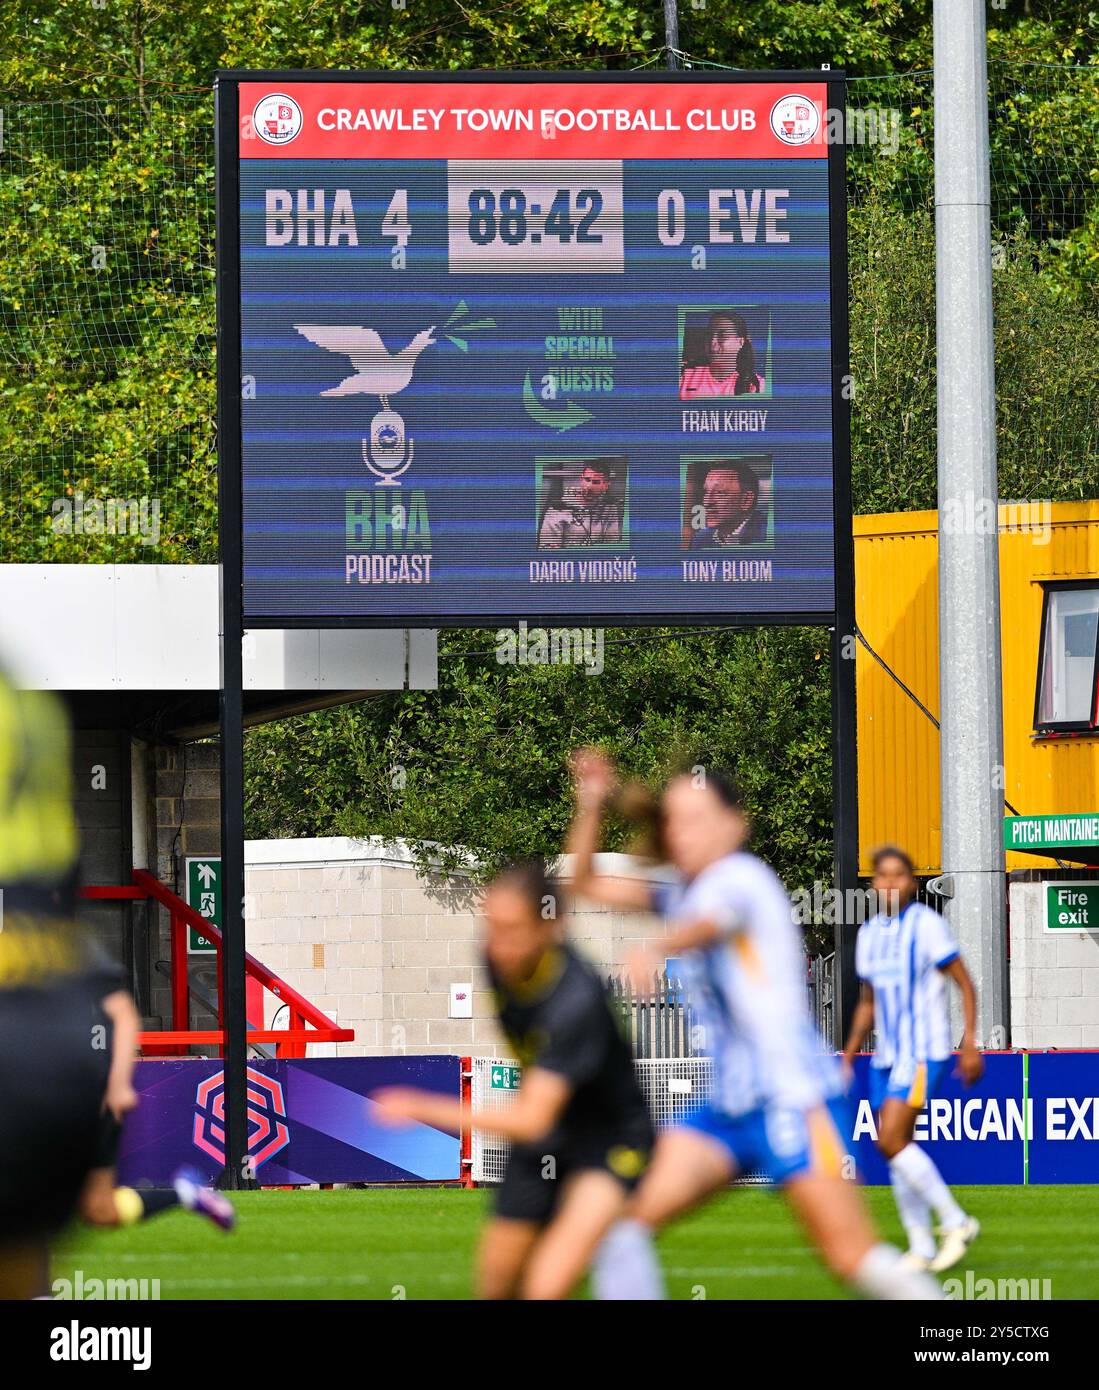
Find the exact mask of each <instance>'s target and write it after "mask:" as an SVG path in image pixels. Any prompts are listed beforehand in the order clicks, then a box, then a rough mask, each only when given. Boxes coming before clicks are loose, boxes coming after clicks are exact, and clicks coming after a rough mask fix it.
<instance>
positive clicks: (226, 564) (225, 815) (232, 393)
mask: <svg viewBox="0 0 1099 1390" xmlns="http://www.w3.org/2000/svg"><path fill="white" fill-rule="evenodd" d="M215 101H216V103H217V105H218V107H219V108H220V109H219V112H218V120H217V130H218V145H217V160H218V177H217V229H216V235H217V244H218V278H217V349H218V549H219V560H220V564H219V568H218V577H219V590H220V625H219V636H220V643H221V679H220V693H219V697H218V714H219V720H220V729H221V874H222V949H221V980H220V981H219V988H220V1002H221V1015H222V1020H223V1026H224V1029H225V1046H224V1048H223V1049H222V1058H223V1066H224V1070H223V1073H222V1075H223V1078H224V1086H225V1091H224V1096H225V1171H224V1173H223V1175H222V1184H223V1186H225V1187H229V1188H243V1187H252V1186H254V1183H253V1180H252V1177H251V1173H250V1169H249V1168H248V1166H247V1160H248V1097H247V1080H248V1042H247V1036H248V1035H247V1028H248V1022H247V1018H248V1006H247V988H246V983H245V971H244V693H243V686H244V653H243V642H244V609H243V604H244V594H243V543H242V541H243V538H242V532H241V522H242V511H241V457H240V455H241V443H240V440H241V434H240V393H241V382H240V301H239V297H238V295H237V292H236V287H235V283H234V279H235V275H234V274H233V271H234V269H235V266H236V262H237V258H238V257H239V254H240V238H239V230H238V227H237V221H236V203H237V198H238V196H239V195H238V176H237V165H236V161H237V150H236V141H237V128H238V116H237V89H236V87H235V86H233V85H232V84H228V83H220V82H219V83H218V85H217V87H216V88H215Z"/></svg>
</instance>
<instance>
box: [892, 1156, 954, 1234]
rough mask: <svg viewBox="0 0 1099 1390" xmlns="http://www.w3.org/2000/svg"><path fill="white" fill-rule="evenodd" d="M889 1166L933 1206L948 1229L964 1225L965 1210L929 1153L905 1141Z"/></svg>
mask: <svg viewBox="0 0 1099 1390" xmlns="http://www.w3.org/2000/svg"><path fill="white" fill-rule="evenodd" d="M889 1169H890V1172H893V1171H894V1170H895V1171H896V1172H898V1173H900V1175H901V1176H902V1177H903V1178H904V1180H905V1182H907V1183H908V1186H909V1187H911V1188H912V1189H913V1191H915V1192H917V1193H918V1194H919V1195H920V1196H921V1197H922V1198H923V1200H924V1201H925V1202H926V1203H927V1204H928V1206H929V1207H931V1208H932V1210H933V1211H934V1212H935V1215H936V1216H937V1217H938V1218H939V1221H940V1223H941V1225H943V1226H944V1227H946V1228H948V1229H949V1227H951V1226H961V1225H964V1223H965V1220H966V1215H965V1212H964V1211H962V1209H961V1207H960V1206H959V1205H958V1203H957V1202H956V1201H955V1200H954V1198H953V1197H952V1196H951V1195H950V1188H949V1187H947V1185H946V1183H945V1182H943V1180H942V1176H941V1174H940V1173H939V1170H938V1169H937V1168H936V1167H935V1163H934V1161H933V1159H932V1158H931V1156H930V1154H928V1153H926V1152H925V1151H924V1150H923V1149H921V1148H920V1146H919V1145H918V1144H906V1145H905V1146H904V1148H903V1149H902V1150H901V1151H900V1153H899V1154H896V1155H895V1156H894V1158H893V1160H892V1162H891V1163H890V1165H889Z"/></svg>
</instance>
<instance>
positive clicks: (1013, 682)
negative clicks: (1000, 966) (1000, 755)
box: [854, 501, 1099, 874]
mask: <svg viewBox="0 0 1099 1390" xmlns="http://www.w3.org/2000/svg"><path fill="white" fill-rule="evenodd" d="M969 520H970V521H971V522H972V524H980V517H979V516H975V517H973V518H971V519H969ZM959 524H968V523H967V520H966V519H965V518H959ZM988 524H991V518H989V523H988ZM998 525H999V543H1000V605H1001V632H1002V637H1003V717H1004V760H1005V765H1006V766H1005V769H1004V797H1005V800H1006V802H1008V803H1010V808H1013V809H1014V811H1015V812H1016V813H1017V814H1018V815H1020V816H1051V817H1052V816H1062V817H1063V816H1092V817H1094V816H1096V815H1097V814H1099V708H1097V703H1099V699H1097V694H1096V680H1097V673H1099V659H1097V658H1096V657H1095V656H1094V654H1093V656H1092V658H1091V660H1092V666H1091V674H1090V675H1089V674H1088V667H1087V660H1088V658H1087V655H1086V651H1087V650H1092V651H1093V653H1094V650H1095V647H1096V636H1095V620H1094V618H1093V617H1092V610H1093V609H1097V610H1099V501H1091V502H1062V503H1054V504H1052V505H1051V504H1049V503H1029V504H1011V503H1006V504H1005V503H1001V505H1000V508H999V517H998ZM854 533H855V611H856V614H857V617H858V624H859V628H860V631H861V632H862V634H863V635H864V636H865V638H866V641H867V643H868V644H869V646H870V647H872V648H873V650H874V651H875V652H876V653H877V654H878V656H880V657H881V659H882V661H883V662H884V663H885V664H886V665H887V666H888V667H889V668H890V670H891V671H892V672H893V673H894V674H895V675H896V677H897V678H898V679H899V680H900V681H903V682H904V684H905V685H906V686H907V687H908V689H909V690H910V691H911V692H912V694H913V695H915V696H916V697H917V699H919V700H920V701H921V702H922V703H923V704H924V705H926V706H927V708H928V710H929V711H930V712H931V713H932V714H933V715H934V716H935V717H936V718H938V717H939V670H938V662H939V622H938V578H937V575H938V548H939V547H938V515H937V513H935V512H890V513H886V514H883V515H877V516H860V517H856V518H855V520H854ZM1089 581H1090V584H1089ZM1050 595H1053V596H1054V597H1053V598H1052V599H1051V598H1050ZM1061 610H1071V612H1070V616H1069V622H1070V623H1074V624H1075V626H1072V627H1070V628H1069V629H1067V631H1068V632H1069V636H1068V638H1067V639H1066V638H1065V636H1064V632H1065V631H1066V629H1065V618H1064V616H1063V615H1062V616H1059V615H1060V614H1061ZM1058 624H1059V626H1058ZM1054 629H1056V631H1055V630H1054ZM1089 634H1090V639H1089ZM974 636H975V640H976V625H974ZM1089 640H1090V642H1091V648H1090V649H1088V648H1087V647H1086V644H1087V642H1088V641H1089ZM1066 641H1067V644H1068V645H1067V646H1066ZM1058 643H1060V646H1059V647H1058ZM1081 644H1083V645H1081ZM1066 651H1067V653H1068V655H1069V657H1070V658H1071V661H1070V663H1069V664H1070V666H1071V673H1070V674H1071V685H1072V690H1071V692H1070V697H1069V698H1070V703H1071V708H1068V707H1067V706H1065V705H1064V704H1062V705H1060V706H1057V700H1058V699H1060V698H1061V697H1060V696H1057V695H1056V692H1054V695H1052V696H1051V695H1050V693H1049V692H1050V690H1052V688H1053V682H1054V680H1055V679H1061V680H1063V679H1064V675H1063V673H1064V669H1065V660H1064V658H1065V653H1066ZM1081 653H1084V654H1083V655H1081ZM856 659H857V682H858V694H857V698H858V757H859V861H860V872H861V873H867V872H869V869H870V864H869V855H870V851H871V850H872V849H873V847H874V846H875V845H877V844H881V843H883V842H885V841H895V842H897V843H899V844H902V845H904V846H905V847H906V848H907V849H908V850H909V852H910V853H911V854H912V856H913V858H914V860H915V861H916V866H917V870H918V872H920V873H921V874H923V873H938V872H940V871H941V867H942V866H941V863H940V852H941V848H940V825H939V735H938V731H937V730H936V728H935V726H934V724H932V722H931V720H930V719H929V718H928V717H927V715H926V714H924V713H923V712H922V711H921V710H920V708H919V707H918V705H917V704H916V703H915V701H914V700H913V699H911V698H910V697H909V696H908V695H907V694H905V692H904V691H903V690H902V689H901V688H900V686H899V685H898V684H897V682H896V681H895V680H894V679H893V678H892V677H891V676H890V675H889V674H888V672H886V671H885V670H884V669H883V667H882V666H881V664H880V663H879V662H877V661H875V659H874V657H873V656H872V655H871V654H870V653H869V652H868V651H867V650H866V648H865V647H864V646H863V645H862V644H861V643H860V644H858V647H857V658H856ZM1040 662H1041V663H1042V668H1043V673H1044V674H1043V676H1042V681H1043V697H1042V701H1041V707H1039V705H1040V702H1039V700H1038V698H1037V696H1038V693H1039V664H1040ZM1058 662H1060V665H1059V666H1058ZM1058 673H1060V674H1058ZM1088 681H1090V686H1087V690H1090V701H1089V696H1088V695H1087V692H1086V690H1085V686H1086V685H1087V682H1088ZM1051 700H1052V704H1051V703H1050V701H1051ZM1085 705H1088V710H1087V711H1084V706H1085ZM1055 706H1057V707H1055ZM1066 709H1067V712H1068V713H1070V714H1076V715H1079V714H1080V713H1081V712H1087V713H1088V719H1086V720H1081V719H1080V718H1074V719H1065V718H1063V717H1060V716H1063V715H1064V714H1065V713H1066ZM1055 716H1056V717H1055ZM1089 724H1090V727H1088V725H1089ZM1005 814H1011V811H1010V809H1009V810H1008V811H1007V812H1006V813H1005ZM1092 828H1094V825H1093V827H1092ZM1061 857H1065V856H1061ZM1068 857H1071V856H1068ZM1075 862H1077V863H1079V862H1084V861H1083V859H1082V858H1081V856H1079V855H1078V856H1076V861H1075ZM1090 862H1092V863H1095V862H1099V851H1096V852H1095V853H1094V854H1093V855H1092V857H1091V859H1090ZM1007 867H1008V869H1009V870H1011V869H1039V868H1046V867H1048V868H1056V862H1055V860H1053V859H1052V858H1045V857H1042V856H1040V855H1038V854H1035V853H1020V852H1016V851H1011V850H1009V852H1008V854H1007Z"/></svg>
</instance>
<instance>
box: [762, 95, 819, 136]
mask: <svg viewBox="0 0 1099 1390" xmlns="http://www.w3.org/2000/svg"><path fill="white" fill-rule="evenodd" d="M771 129H772V130H773V131H774V133H775V134H776V135H777V136H778V138H779V139H780V140H781V141H782V143H783V144H784V145H807V144H808V143H809V141H810V140H812V139H813V137H814V136H815V135H816V133H817V131H818V130H819V129H820V112H819V111H818V110H817V108H816V106H815V105H814V103H813V102H811V101H810V100H809V98H808V97H803V96H789V97H783V98H782V100H781V101H776V102H775V104H774V106H772V107H771Z"/></svg>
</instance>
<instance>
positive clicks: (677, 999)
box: [607, 955, 837, 1060]
mask: <svg viewBox="0 0 1099 1390" xmlns="http://www.w3.org/2000/svg"><path fill="white" fill-rule="evenodd" d="M834 964H835V957H834V956H832V955H827V956H810V957H808V958H807V960H806V990H807V992H808V998H809V1011H810V1013H811V1014H812V1015H813V1020H814V1022H815V1023H816V1026H817V1032H818V1033H819V1034H820V1037H821V1041H822V1045H823V1046H824V1047H827V1048H831V1047H833V1046H835V1045H837V1044H836V1043H835V1040H834V1032H833V1029H834V1025H835V1014H834V1010H833V999H834V991H833V967H834ZM607 987H608V988H609V990H610V992H611V997H612V998H613V999H614V1002H615V1004H616V1005H617V1007H618V1009H619V1010H620V1012H621V1014H622V1018H623V1021H624V1023H625V1026H626V1036H627V1037H628V1038H629V1041H630V1045H631V1047H632V1048H633V1053H634V1056H635V1057H638V1058H640V1059H642V1060H649V1059H652V1058H660V1057H705V1056H706V1055H707V1048H706V1037H705V1029H704V1028H703V1027H702V1025H701V1024H700V1023H699V1021H698V1018H697V1015H696V1012H695V1010H694V1009H693V1008H692V1007H691V1002H690V999H689V998H688V996H687V991H686V988H685V987H684V985H683V983H682V982H681V981H680V980H679V979H678V978H677V977H675V976H669V975H668V973H667V971H666V970H661V971H659V972H657V973H656V974H654V975H653V980H652V986H651V988H650V989H648V990H637V989H635V988H634V987H633V985H632V984H631V983H630V981H629V980H628V979H626V978H625V977H624V976H618V975H611V976H609V977H608V979H607Z"/></svg>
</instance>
